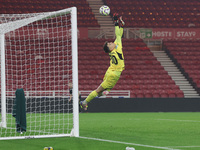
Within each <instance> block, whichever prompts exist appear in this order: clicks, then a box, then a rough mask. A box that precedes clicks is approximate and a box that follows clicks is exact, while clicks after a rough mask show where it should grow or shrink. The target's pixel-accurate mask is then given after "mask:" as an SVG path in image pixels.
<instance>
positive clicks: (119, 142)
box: [79, 136, 181, 150]
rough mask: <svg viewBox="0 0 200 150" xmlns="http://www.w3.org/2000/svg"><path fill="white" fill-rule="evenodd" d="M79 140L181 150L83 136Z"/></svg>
mask: <svg viewBox="0 0 200 150" xmlns="http://www.w3.org/2000/svg"><path fill="white" fill-rule="evenodd" d="M79 138H82V139H88V140H95V141H103V142H110V143H117V144H125V145H133V146H141V147H151V148H155V149H165V150H181V149H174V148H169V147H161V146H152V145H143V144H136V143H127V142H121V141H113V140H105V139H98V138H91V137H81V136H80V137H79Z"/></svg>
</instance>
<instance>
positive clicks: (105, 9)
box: [99, 5, 110, 16]
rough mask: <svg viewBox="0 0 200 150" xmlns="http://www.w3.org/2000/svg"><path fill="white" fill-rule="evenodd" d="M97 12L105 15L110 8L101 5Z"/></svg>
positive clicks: (108, 12)
mask: <svg viewBox="0 0 200 150" xmlns="http://www.w3.org/2000/svg"><path fill="white" fill-rule="evenodd" d="M99 13H100V14H101V15H104V16H107V15H109V14H110V8H109V7H108V6H106V5H103V6H101V7H100V8H99Z"/></svg>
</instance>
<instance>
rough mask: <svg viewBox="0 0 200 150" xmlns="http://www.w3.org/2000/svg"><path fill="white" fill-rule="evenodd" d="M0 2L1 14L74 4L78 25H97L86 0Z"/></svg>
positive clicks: (62, 7) (33, 11)
mask: <svg viewBox="0 0 200 150" xmlns="http://www.w3.org/2000/svg"><path fill="white" fill-rule="evenodd" d="M0 3H1V5H0V13H1V14H7V13H9V14H22V13H38V12H49V11H56V10H60V9H65V8H68V7H73V6H76V7H77V10H78V12H77V13H78V17H77V18H78V27H99V24H98V22H97V19H96V18H95V16H94V13H93V12H92V10H91V8H90V7H89V4H88V2H87V1H86V0H75V1H65V0H57V1H54V0H48V1H43V0H34V1H32V0H20V1H17V0H8V1H3V0H0Z"/></svg>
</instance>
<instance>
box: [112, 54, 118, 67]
mask: <svg viewBox="0 0 200 150" xmlns="http://www.w3.org/2000/svg"><path fill="white" fill-rule="evenodd" d="M110 59H111V60H112V63H113V64H115V65H117V64H118V61H117V58H116V57H115V56H112V55H111V56H110Z"/></svg>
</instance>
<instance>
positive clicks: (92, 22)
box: [0, 0, 200, 98]
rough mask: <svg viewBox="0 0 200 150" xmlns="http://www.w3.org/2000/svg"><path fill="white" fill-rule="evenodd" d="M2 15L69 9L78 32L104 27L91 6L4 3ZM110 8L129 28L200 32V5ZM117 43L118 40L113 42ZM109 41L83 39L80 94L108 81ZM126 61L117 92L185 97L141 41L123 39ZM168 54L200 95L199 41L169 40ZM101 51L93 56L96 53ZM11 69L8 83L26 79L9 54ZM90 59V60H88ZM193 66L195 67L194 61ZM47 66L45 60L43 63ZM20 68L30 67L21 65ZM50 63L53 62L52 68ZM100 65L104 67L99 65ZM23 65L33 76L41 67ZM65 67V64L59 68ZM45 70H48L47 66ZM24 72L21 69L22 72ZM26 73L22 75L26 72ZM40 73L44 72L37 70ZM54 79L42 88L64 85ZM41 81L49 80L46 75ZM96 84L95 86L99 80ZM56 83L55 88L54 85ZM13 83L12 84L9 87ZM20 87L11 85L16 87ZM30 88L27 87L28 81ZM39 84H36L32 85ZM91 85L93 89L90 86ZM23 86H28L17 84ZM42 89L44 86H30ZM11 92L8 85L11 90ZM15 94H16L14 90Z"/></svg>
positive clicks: (131, 2) (127, 2)
mask: <svg viewBox="0 0 200 150" xmlns="http://www.w3.org/2000/svg"><path fill="white" fill-rule="evenodd" d="M0 2H1V5H0V8H1V9H0V13H2V14H3V13H35V12H47V11H54V10H59V9H64V8H67V7H72V6H76V7H77V8H78V27H100V24H99V23H98V22H97V19H96V18H95V14H94V12H92V9H91V7H90V5H89V2H88V1H86V0H75V1H70V2H68V1H64V0H58V1H53V0H49V1H42V0H35V1H32V0H20V3H19V1H17V0H7V1H3V0H0ZM104 2H105V4H107V5H108V6H109V7H110V8H111V10H112V11H111V12H119V14H121V15H123V19H124V21H125V22H126V27H127V28H188V27H190V28H191V27H192V28H199V27H200V23H199V21H198V20H199V19H200V18H199V17H200V15H199V8H200V2H199V1H198V0H191V1H190V2H188V1H187V0H183V1H182V2H181V3H180V2H177V1H172V0H164V1H157V0H156V1H153V0H140V1H138V0H124V1H122V2H119V1H117V0H112V1H111V0H104ZM108 40H111V41H113V39H108ZM104 41H105V39H79V43H78V44H79V45H78V46H79V83H80V85H79V88H80V90H93V89H95V88H97V86H98V85H99V84H100V83H101V81H102V78H103V75H104V73H105V71H106V69H107V67H108V66H109V57H108V56H106V54H105V53H104V52H103V50H102V45H103V43H104ZM123 46H124V56H125V64H126V70H125V71H124V72H123V74H122V76H121V79H120V80H119V82H118V83H117V85H116V87H114V89H113V90H131V97H141V98H143V97H158V98H159V97H184V94H183V92H182V91H181V90H180V88H179V86H177V85H176V84H175V82H174V81H173V80H172V78H171V77H170V76H169V75H168V73H167V71H165V70H164V68H163V67H162V65H161V64H160V62H159V61H157V59H156V57H155V56H154V55H153V54H152V52H151V51H150V49H149V48H148V47H147V45H146V44H145V43H144V42H143V40H141V39H123ZM164 46H166V52H167V53H168V54H169V56H170V57H171V59H172V60H173V61H174V62H175V63H176V64H177V66H178V67H179V69H180V70H181V72H182V73H184V76H185V77H186V78H187V79H188V80H189V81H190V83H191V84H192V86H193V87H194V88H195V89H196V90H197V91H198V92H199V94H200V78H199V76H198V73H199V71H198V69H199V66H198V65H197V64H198V61H199V60H198V58H199V55H200V54H199V52H198V51H199V48H200V46H199V40H188V41H187V40H183V41H178V42H177V40H166V41H164ZM94 47H95V49H97V50H93V48H94ZM6 53H7V55H6V57H7V64H8V65H7V68H8V72H9V75H8V76H9V79H16V78H21V77H19V76H17V75H14V76H13V75H12V74H13V73H14V74H16V71H17V70H13V69H12V68H11V65H9V64H12V65H13V64H16V65H17V63H19V62H15V60H14V58H13V57H12V58H11V57H10V55H9V53H13V52H12V48H10V51H7V52H6ZM88 58H90V60H88ZM191 60H192V61H191ZM38 61H41V62H40V63H42V61H45V60H38ZM20 63H24V64H26V62H25V60H24V59H22V60H21V62H20ZM49 63H51V62H49ZM99 63H101V64H102V65H98V64H99ZM28 64H30V62H29V63H27V65H24V67H29V68H30V69H29V70H28V72H27V73H28V74H31V73H33V71H34V70H35V68H37V66H30V65H28ZM59 65H60V66H62V63H59ZM44 68H45V66H44ZM18 71H19V68H18ZM21 71H22V70H21ZM36 71H40V69H39V68H38V69H36ZM52 78H53V77H52V76H49V79H48V81H47V82H45V84H44V83H43V84H44V85H43V86H47V87H48V88H49V90H51V82H56V84H58V85H57V87H58V89H59V82H61V80H60V79H59V78H57V81H58V82H57V81H51V79H52ZM41 79H44V80H47V79H46V78H45V74H44V76H43V77H41ZM94 79H95V80H94ZM50 81H51V82H50ZM9 82H11V81H9ZM14 82H15V81H12V84H13V83H14ZM24 82H26V81H24ZM33 83H34V81H33ZM88 83H89V84H88ZM17 84H18V85H21V84H24V83H17ZM29 86H32V87H33V86H35V88H36V89H37V88H39V87H41V85H33V84H31V85H27V87H26V88H27V89H28V88H29ZM7 88H8V89H9V85H8V86H7ZM9 90H12V89H9Z"/></svg>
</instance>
